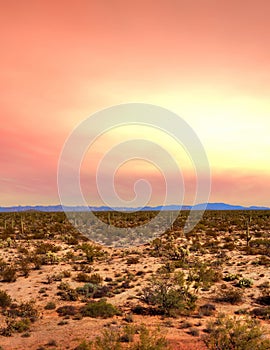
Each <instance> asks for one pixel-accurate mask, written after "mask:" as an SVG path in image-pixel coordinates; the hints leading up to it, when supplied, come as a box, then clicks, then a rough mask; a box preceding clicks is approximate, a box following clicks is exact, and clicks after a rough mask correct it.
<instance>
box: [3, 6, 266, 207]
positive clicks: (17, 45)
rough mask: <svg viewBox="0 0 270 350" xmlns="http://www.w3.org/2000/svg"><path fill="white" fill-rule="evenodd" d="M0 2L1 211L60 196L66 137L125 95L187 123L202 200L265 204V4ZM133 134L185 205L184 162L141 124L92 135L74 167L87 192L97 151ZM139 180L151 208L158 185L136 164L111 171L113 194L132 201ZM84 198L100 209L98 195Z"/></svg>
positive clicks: (190, 172) (170, 143)
mask: <svg viewBox="0 0 270 350" xmlns="http://www.w3.org/2000/svg"><path fill="white" fill-rule="evenodd" d="M0 2H1V11H0V29H1V31H0V40H1V55H0V63H1V65H0V76H1V78H0V89H1V94H0V107H1V139H0V145H1V147H0V157H1V176H0V186H1V188H0V189H1V203H0V205H1V206H10V205H18V204H21V205H27V204H30V205H35V204H56V203H59V198H58V193H57V164H58V159H59V155H60V152H61V149H62V146H63V144H64V142H65V140H66V138H67V137H68V135H69V134H70V133H71V132H72V130H73V129H74V128H75V127H76V126H77V125H78V123H80V122H81V121H82V120H84V119H85V118H87V117H88V116H90V115H92V114H93V113H95V112H96V111H98V110H100V109H104V108H107V107H109V106H112V105H116V104H121V103H127V102H144V103H149V104H154V105H158V106H161V107H164V108H167V109H169V110H171V111H172V112H174V113H176V114H178V115H179V116H181V117H182V118H183V119H185V120H186V122H187V123H188V124H189V125H190V126H191V127H192V128H193V129H194V131H195V132H196V133H197V135H198V137H199V138H200V140H201V142H202V144H203V145H204V148H205V151H206V153H207V156H208V158H209V163H210V167H211V172H212V192H211V196H210V199H209V201H210V202H226V203H230V204H240V205H265V206H270V200H269V198H270V181H269V179H270V162H269V155H270V137H269V134H270V103H269V92H270V22H269V13H270V2H269V1H267V0H258V1H252V0H251V1H247V0H245V1H244V0H239V1H233V0H229V1H214V0H190V1H187V0H180V1H177V0H175V1H174V0H171V1H163V0H160V1H158V0H157V1H152V0H149V1H148V0H146V1H141V0H139V1H136V2H133V1H123V0H121V1H120V0H119V1H103V0H102V1H86V0H79V1H73V0H66V1H62V0H59V1H51V0H49V1H32V0H28V1H15V0H10V1H0ZM93 129H94V126H93ZM130 137H133V138H136V137H141V138H146V139H148V140H150V141H152V142H158V143H159V144H160V145H161V146H162V147H164V148H166V150H167V151H168V152H170V154H171V155H172V156H173V158H174V159H175V160H176V162H177V163H178V164H179V167H180V168H181V170H182V171H183V173H184V177H185V181H186V184H185V185H186V188H185V189H186V191H185V192H186V197H185V203H186V204H189V203H190V202H191V201H192V198H193V197H192V193H193V192H194V188H193V185H194V177H195V174H194V169H193V167H192V162H191V161H190V159H189V158H188V156H187V155H186V154H185V152H184V150H183V148H181V145H179V144H177V142H176V141H175V140H173V139H171V138H170V137H169V136H168V135H166V134H163V135H162V133H161V132H160V131H158V130H149V128H147V127H145V128H142V127H140V126H136V127H122V128H119V129H117V130H114V131H112V132H111V133H108V134H106V135H104V136H102V137H101V138H100V139H99V140H97V142H96V144H94V145H93V146H92V148H91V149H90V150H89V154H87V155H86V157H85V160H84V162H83V164H82V177H83V178H84V179H85V188H86V189H88V190H89V187H88V185H89V181H91V179H92V178H93V176H94V173H95V171H96V170H95V169H96V166H97V164H98V162H99V160H100V158H102V156H103V154H104V152H106V150H108V148H110V147H111V146H112V145H113V144H114V143H117V142H118V140H120V141H121V142H122V141H125V139H126V140H127V139H129V138H130ZM134 168H136V171H134ZM143 175H145V178H148V179H149V180H151V181H152V182H153V188H154V194H155V195H154V196H153V198H152V199H151V203H150V204H153V205H158V203H159V202H160V201H162V196H163V194H164V186H163V185H164V184H163V181H164V180H163V179H162V178H161V177H160V174H159V173H158V171H157V169H154V168H153V167H152V166H151V165H149V164H148V165H147V164H144V163H143V162H142V161H137V163H136V164H134V163H133V164H132V162H130V164H129V163H127V164H125V166H124V167H123V169H119V171H118V178H119V185H118V191H119V195H120V196H123V198H126V199H130V198H132V194H133V185H132V183H134V181H135V178H136V176H137V177H141V176H143ZM90 187H91V186H90ZM91 193H92V192H91ZM89 201H90V202H91V203H92V204H94V205H102V203H101V202H100V201H99V198H98V195H97V193H95V194H93V195H92V197H91V198H89Z"/></svg>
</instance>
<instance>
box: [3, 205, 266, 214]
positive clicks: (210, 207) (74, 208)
mask: <svg viewBox="0 0 270 350" xmlns="http://www.w3.org/2000/svg"><path fill="white" fill-rule="evenodd" d="M86 208H87V207H84V206H64V207H63V206H62V205H60V204H58V205H36V206H29V205H27V206H20V205H19V206H13V207H0V212H20V211H44V212H61V211H64V210H65V211H86ZM89 209H90V210H92V211H110V210H116V211H126V212H128V211H137V210H142V211H150V210H152V211H160V210H190V209H193V210H204V209H205V210H270V208H269V207H260V206H250V207H243V206H241V205H231V204H226V203H202V204H196V205H194V206H193V207H192V206H190V205H183V206H180V205H166V206H155V207H150V206H146V207H144V208H124V207H121V208H120V207H115V208H110V207H106V206H101V207H95V206H93V207H89Z"/></svg>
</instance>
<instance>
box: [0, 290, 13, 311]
mask: <svg viewBox="0 0 270 350" xmlns="http://www.w3.org/2000/svg"><path fill="white" fill-rule="evenodd" d="M11 302H12V299H11V297H10V296H9V295H8V294H7V292H5V291H4V290H0V306H1V307H3V308H6V307H8V306H10V305H11Z"/></svg>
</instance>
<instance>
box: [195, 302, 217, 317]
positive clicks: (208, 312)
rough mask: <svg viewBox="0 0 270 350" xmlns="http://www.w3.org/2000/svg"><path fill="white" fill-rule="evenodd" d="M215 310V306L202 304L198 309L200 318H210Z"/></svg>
mask: <svg viewBox="0 0 270 350" xmlns="http://www.w3.org/2000/svg"><path fill="white" fill-rule="evenodd" d="M215 310H216V307H215V305H213V304H204V305H201V306H200V307H199V315H200V316H212V315H213V312H214V311H215Z"/></svg>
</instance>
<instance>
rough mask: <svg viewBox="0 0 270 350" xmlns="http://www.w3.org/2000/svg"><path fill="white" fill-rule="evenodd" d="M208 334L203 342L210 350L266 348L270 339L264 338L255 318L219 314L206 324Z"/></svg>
mask: <svg viewBox="0 0 270 350" xmlns="http://www.w3.org/2000/svg"><path fill="white" fill-rule="evenodd" d="M207 331H208V335H207V336H205V337H204V342H205V344H206V346H207V348H208V349H210V350H250V349H256V350H266V349H270V341H269V340H267V339H265V337H264V333H263V330H262V328H261V327H260V325H259V323H258V321H257V320H254V319H249V318H246V319H243V320H239V319H236V318H230V317H226V316H225V315H220V316H219V317H218V319H217V320H216V321H215V322H211V323H209V324H208V328H207Z"/></svg>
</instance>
